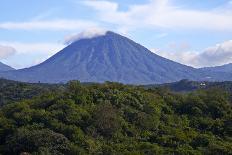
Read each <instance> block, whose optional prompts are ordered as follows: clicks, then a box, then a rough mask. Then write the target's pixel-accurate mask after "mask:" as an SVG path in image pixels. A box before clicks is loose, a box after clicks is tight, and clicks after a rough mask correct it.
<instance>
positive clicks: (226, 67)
mask: <svg viewBox="0 0 232 155" xmlns="http://www.w3.org/2000/svg"><path fill="white" fill-rule="evenodd" d="M200 70H202V71H211V72H212V71H213V72H224V73H232V63H229V64H226V65H222V66H216V67H204V68H201V69H200Z"/></svg>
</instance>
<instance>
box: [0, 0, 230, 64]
mask: <svg viewBox="0 0 232 155" xmlns="http://www.w3.org/2000/svg"><path fill="white" fill-rule="evenodd" d="M0 10H1V13H0V34H1V35H0V61H2V62H4V63H6V64H8V65H11V66H13V67H15V68H24V67H29V66H32V65H35V64H38V63H40V62H42V61H43V60H45V59H47V58H48V57H50V56H52V55H53V54H55V53H56V52H58V51H59V50H60V49H62V48H63V47H65V44H64V40H65V38H67V37H69V36H70V35H75V34H77V35H78V33H80V32H83V31H89V30H91V31H93V30H99V29H101V30H102V29H103V30H111V31H115V32H117V33H120V34H123V35H125V36H127V37H129V38H131V39H133V40H134V41H136V42H138V43H140V44H142V45H144V46H145V47H147V48H148V49H151V50H152V51H153V52H155V53H156V54H159V55H161V56H164V57H167V58H169V59H172V60H174V61H178V62H180V63H183V64H187V65H191V66H194V67H202V66H216V65H222V64H226V63H232V38H231V36H232V1H231V0H204V1H200V0H197V1H196V0H111V1H108V0H49V1H48V0H33V1H29V0H20V1H18V0H2V1H1V5H0Z"/></svg>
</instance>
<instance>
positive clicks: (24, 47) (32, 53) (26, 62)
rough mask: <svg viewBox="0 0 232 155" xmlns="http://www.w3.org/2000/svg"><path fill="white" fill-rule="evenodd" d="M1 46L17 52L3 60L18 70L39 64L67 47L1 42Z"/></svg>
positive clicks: (54, 44)
mask: <svg viewBox="0 0 232 155" xmlns="http://www.w3.org/2000/svg"><path fill="white" fill-rule="evenodd" d="M1 44H2V45H6V46H8V47H11V48H13V49H16V50H17V51H16V50H14V51H15V52H14V54H13V55H11V56H10V57H4V59H3V60H2V61H3V62H5V63H6V64H9V65H10V66H12V67H14V68H17V69H20V68H24V67H30V66H33V65H36V64H39V63H41V62H42V61H44V60H46V59H48V58H49V57H51V56H52V55H54V54H56V53H57V52H59V51H60V50H61V49H63V48H64V47H65V45H63V44H62V43H52V42H51V43H46V42H38V43H26V42H6V41H0V45H1ZM0 51H1V50H0ZM0 55H1V53H0Z"/></svg>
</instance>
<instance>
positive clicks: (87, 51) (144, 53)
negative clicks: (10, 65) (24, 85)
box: [0, 31, 231, 84]
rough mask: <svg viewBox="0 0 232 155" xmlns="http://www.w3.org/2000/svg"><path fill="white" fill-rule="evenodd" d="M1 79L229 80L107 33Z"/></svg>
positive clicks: (73, 44) (128, 81)
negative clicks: (169, 58)
mask: <svg viewBox="0 0 232 155" xmlns="http://www.w3.org/2000/svg"><path fill="white" fill-rule="evenodd" d="M0 76H2V77H4V78H7V79H12V80H18V81H24V82H43V83H60V82H67V81H69V80H79V81H81V82H104V81H114V82H121V83H125V84H152V83H167V82H174V81H179V80H181V79H189V80H195V81H198V80H201V81H203V80H211V81H212V80H216V81H221V80H229V79H230V78H231V76H230V74H225V75H223V77H222V76H221V75H219V74H216V73H212V72H210V73H208V72H205V71H204V70H199V69H195V68H193V67H189V66H186V65H182V64H180V63H177V62H174V61H171V60H168V59H166V58H163V57H161V56H158V55H156V54H154V53H152V52H151V51H149V50H148V49H147V48H145V47H143V46H142V45H140V44H138V43H135V42H134V41H132V40H130V39H128V38H126V37H124V36H121V35H119V34H116V33H114V32H110V31H108V32H107V33H106V34H105V35H101V36H97V37H93V38H89V39H81V40H78V41H76V42H73V43H71V44H70V45H68V46H67V47H66V48H64V49H63V50H61V51H60V52H58V53H57V54H55V55H54V56H52V57H51V58H49V59H48V60H46V61H44V62H43V63H41V64H39V65H36V66H33V67H30V68H26V69H21V70H17V71H8V72H5V73H1V74H0Z"/></svg>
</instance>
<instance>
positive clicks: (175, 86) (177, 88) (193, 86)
mask: <svg viewBox="0 0 232 155" xmlns="http://www.w3.org/2000/svg"><path fill="white" fill-rule="evenodd" d="M143 87H144V88H166V89H169V90H171V91H173V92H190V91H194V90H199V89H209V88H210V89H211V88H217V89H223V90H225V91H228V92H232V81H225V82H209V81H203V82H199V81H189V80H186V79H184V80H181V81H178V82H173V83H165V84H157V85H145V86H143Z"/></svg>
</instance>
